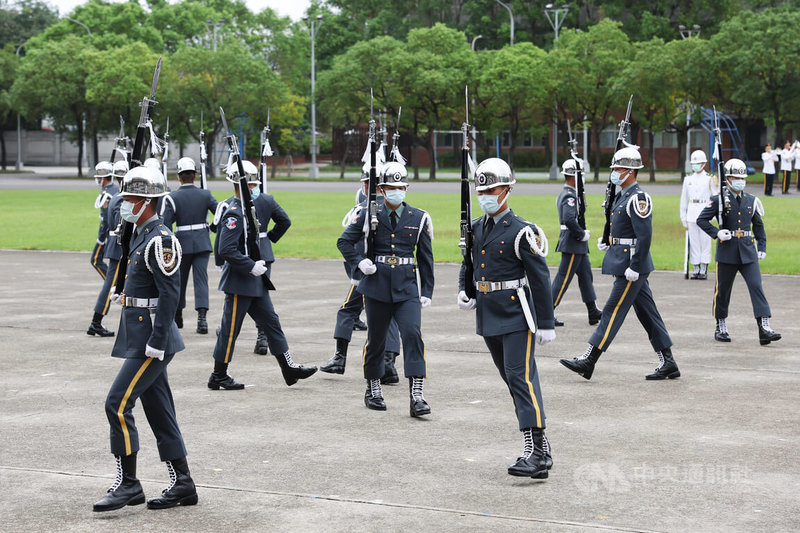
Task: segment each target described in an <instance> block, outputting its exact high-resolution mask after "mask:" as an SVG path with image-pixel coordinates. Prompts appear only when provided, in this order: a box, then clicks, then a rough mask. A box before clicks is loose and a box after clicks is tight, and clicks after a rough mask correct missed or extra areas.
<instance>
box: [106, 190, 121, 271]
mask: <svg viewBox="0 0 800 533" xmlns="http://www.w3.org/2000/svg"><path fill="white" fill-rule="evenodd" d="M121 204H122V195H121V194H117V195H116V196H114V197H113V198H112V199H111V200H110V201H109V202H108V211H107V212H106V224H107V225H108V236H109V239H108V240H107V241H106V247H105V249H104V250H103V257H105V258H106V259H113V260H114V261H119V260H120V258H121V257H122V246H120V244H119V236H118V235H117V228H118V227H119V222H120V216H119V208H120V205H121Z"/></svg>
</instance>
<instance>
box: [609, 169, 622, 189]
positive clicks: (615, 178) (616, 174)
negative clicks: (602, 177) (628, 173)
mask: <svg viewBox="0 0 800 533" xmlns="http://www.w3.org/2000/svg"><path fill="white" fill-rule="evenodd" d="M621 176H622V174H621V173H620V171H619V170H612V171H611V176H609V177H608V179H609V180H610V181H611V183H613V184H614V185H622V181H623V180H622V179H620V177H621Z"/></svg>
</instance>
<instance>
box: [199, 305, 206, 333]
mask: <svg viewBox="0 0 800 533" xmlns="http://www.w3.org/2000/svg"><path fill="white" fill-rule="evenodd" d="M207 312H208V309H204V308H203V307H201V308H199V309H198V310H197V333H199V334H201V335H205V334H206V333H208V321H207V320H206V313H207Z"/></svg>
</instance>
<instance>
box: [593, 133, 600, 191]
mask: <svg viewBox="0 0 800 533" xmlns="http://www.w3.org/2000/svg"><path fill="white" fill-rule="evenodd" d="M601 128H602V126H599V125H597V124H595V123H594V122H592V137H593V138H594V146H595V149H594V181H596V182H597V181H600V130H601Z"/></svg>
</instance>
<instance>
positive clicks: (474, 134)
mask: <svg viewBox="0 0 800 533" xmlns="http://www.w3.org/2000/svg"><path fill="white" fill-rule="evenodd" d="M482 37H483V35H477V36H475V38H473V39H472V51H473V52H474V51H475V42H476V41H477V40H478V39H480V38H482ZM470 106H471V107H472V109H475V94H474V93H473V95H472V100H471V101H470ZM477 133H478V132H477V130H475V124H474V123H473V124H472V160H473V161H477V160H478V147H477V146H476V143H475V141H476V139H477V138H478V135H477Z"/></svg>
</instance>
